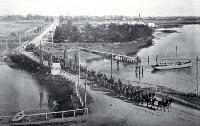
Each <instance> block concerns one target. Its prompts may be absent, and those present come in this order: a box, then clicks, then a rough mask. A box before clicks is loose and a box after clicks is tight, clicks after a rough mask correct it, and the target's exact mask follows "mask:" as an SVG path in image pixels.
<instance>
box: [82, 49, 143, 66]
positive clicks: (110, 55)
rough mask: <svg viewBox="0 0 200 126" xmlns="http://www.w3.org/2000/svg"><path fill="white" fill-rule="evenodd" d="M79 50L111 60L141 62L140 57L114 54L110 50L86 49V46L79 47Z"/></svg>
mask: <svg viewBox="0 0 200 126" xmlns="http://www.w3.org/2000/svg"><path fill="white" fill-rule="evenodd" d="M80 50H81V51H84V52H88V53H93V54H97V55H101V56H103V57H106V58H112V59H113V60H116V61H120V62H127V63H131V64H135V63H141V59H140V57H138V56H135V57H131V56H126V55H121V54H116V53H112V52H111V53H109V52H103V51H98V50H92V49H87V48H80Z"/></svg>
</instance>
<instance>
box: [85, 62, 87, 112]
mask: <svg viewBox="0 0 200 126" xmlns="http://www.w3.org/2000/svg"><path fill="white" fill-rule="evenodd" d="M86 100H87V66H86V71H85V108H86V104H87V101H86Z"/></svg>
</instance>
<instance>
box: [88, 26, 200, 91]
mask: <svg viewBox="0 0 200 126" xmlns="http://www.w3.org/2000/svg"><path fill="white" fill-rule="evenodd" d="M160 30H161V29H157V30H156V32H155V33H154V36H155V38H154V40H153V41H154V42H153V46H150V47H147V48H143V49H141V50H140V51H139V52H138V53H137V55H138V56H140V57H142V64H141V65H142V66H144V74H143V77H142V76H140V77H138V76H136V73H135V67H136V66H135V65H128V64H126V63H120V69H119V70H117V64H116V62H114V63H113V73H112V74H113V76H115V77H120V78H123V79H126V80H134V81H142V82H145V83H150V84H155V85H162V86H168V87H173V88H174V89H177V90H181V91H190V92H195V91H196V89H197V83H196V82H197V81H196V75H197V74H196V73H197V72H196V71H197V67H196V60H195V59H196V56H197V55H200V43H199V42H200V25H185V26H183V27H181V28H172V29H170V30H176V31H177V32H176V33H162V32H161V31H160ZM176 46H177V55H176ZM156 55H158V61H159V62H173V61H174V59H191V60H192V62H193V63H192V67H191V68H184V69H174V70H160V71H153V70H152V68H151V67H150V65H153V64H155V63H156V58H155V57H156ZM148 56H149V57H150V64H149V65H148V62H147V57H148ZM164 59H165V60H164ZM166 59H168V60H166ZM110 62H111V61H110V60H109V59H104V58H94V60H92V59H90V60H86V64H87V66H89V67H90V68H92V69H95V70H97V71H100V72H102V73H106V74H107V75H110V73H111V68H110V66H111V65H110V64H111V63H110Z"/></svg>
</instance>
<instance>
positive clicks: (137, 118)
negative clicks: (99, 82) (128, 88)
mask: <svg viewBox="0 0 200 126" xmlns="http://www.w3.org/2000/svg"><path fill="white" fill-rule="evenodd" d="M87 91H88V92H89V93H90V94H91V96H92V98H93V101H94V102H93V103H91V104H89V106H88V107H89V109H90V111H91V112H92V113H91V114H89V116H88V121H87V122H85V123H81V124H77V125H78V126H79V125H81V126H146V125H148V126H199V125H200V111H198V110H195V109H191V108H187V107H184V106H180V105H178V104H172V108H171V109H170V110H169V112H168V111H166V112H164V111H163V110H151V109H148V108H146V107H141V106H136V105H135V104H133V103H130V102H127V101H125V99H124V100H123V99H119V98H116V97H115V96H114V95H111V94H110V93H108V92H107V91H106V90H103V91H99V90H97V89H96V88H95V87H93V88H91V87H88V90H87Z"/></svg>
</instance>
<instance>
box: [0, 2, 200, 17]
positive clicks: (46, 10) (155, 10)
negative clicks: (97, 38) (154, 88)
mask: <svg viewBox="0 0 200 126" xmlns="http://www.w3.org/2000/svg"><path fill="white" fill-rule="evenodd" d="M29 13H31V14H41V15H51V16H58V15H96V16H103V15H126V16H138V14H139V13H140V14H141V16H200V0H0V15H8V14H20V15H27V14H29Z"/></svg>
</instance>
